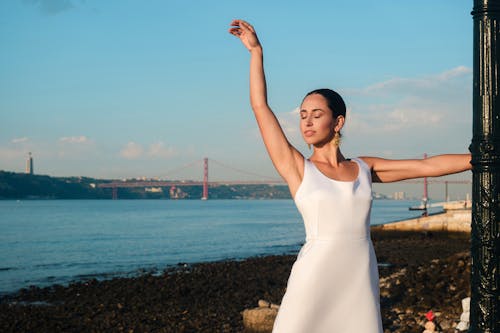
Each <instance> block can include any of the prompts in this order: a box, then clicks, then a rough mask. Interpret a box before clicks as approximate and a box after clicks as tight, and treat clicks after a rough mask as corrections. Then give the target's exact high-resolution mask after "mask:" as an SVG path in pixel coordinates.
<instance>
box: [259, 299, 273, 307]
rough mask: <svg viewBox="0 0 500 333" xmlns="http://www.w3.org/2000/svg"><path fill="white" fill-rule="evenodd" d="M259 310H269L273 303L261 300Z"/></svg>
mask: <svg viewBox="0 0 500 333" xmlns="http://www.w3.org/2000/svg"><path fill="white" fill-rule="evenodd" d="M258 304H259V308H268V307H269V306H270V305H271V303H269V302H268V301H265V300H263V299H259V303H258Z"/></svg>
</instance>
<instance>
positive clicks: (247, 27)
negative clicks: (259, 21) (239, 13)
mask: <svg viewBox="0 0 500 333" xmlns="http://www.w3.org/2000/svg"><path fill="white" fill-rule="evenodd" d="M230 25H231V26H233V27H235V28H237V27H239V28H241V29H243V30H249V31H251V32H253V33H255V29H254V28H253V26H252V25H251V24H250V23H248V22H247V21H244V20H233V21H231V24H230Z"/></svg>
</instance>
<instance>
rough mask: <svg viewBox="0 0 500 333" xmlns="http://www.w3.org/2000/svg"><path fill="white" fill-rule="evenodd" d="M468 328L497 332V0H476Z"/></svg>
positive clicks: (499, 260) (499, 228)
mask: <svg viewBox="0 0 500 333" xmlns="http://www.w3.org/2000/svg"><path fill="white" fill-rule="evenodd" d="M472 15H473V20H474V89H473V130H472V143H471V145H470V148H469V149H470V151H471V153H472V166H473V169H472V174H473V180H472V201H473V205H472V232H471V255H472V276H471V310H470V311H471V313H470V314H471V322H470V324H471V326H470V329H469V332H472V333H478V332H484V333H486V332H487V333H494V332H500V294H499V287H500V279H499V275H500V96H499V92H500V63H499V61H498V60H499V56H500V20H499V19H500V0H474V9H473V11H472Z"/></svg>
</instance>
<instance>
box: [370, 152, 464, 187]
mask: <svg viewBox="0 0 500 333" xmlns="http://www.w3.org/2000/svg"><path fill="white" fill-rule="evenodd" d="M362 159H363V160H364V161H365V162H366V163H367V164H368V165H369V166H370V168H371V170H372V177H373V182H374V183H389V182H397V181H399V180H404V179H412V178H421V177H439V176H445V175H450V174H453V173H459V172H462V171H466V170H470V169H472V165H471V164H470V160H471V155H470V154H445V155H437V156H433V157H429V158H426V159H415V160H387V159H383V158H378V157H362Z"/></svg>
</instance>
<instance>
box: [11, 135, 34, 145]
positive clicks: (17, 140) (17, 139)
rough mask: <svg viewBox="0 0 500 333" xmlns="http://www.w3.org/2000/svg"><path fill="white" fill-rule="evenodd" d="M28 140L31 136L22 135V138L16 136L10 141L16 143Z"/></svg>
mask: <svg viewBox="0 0 500 333" xmlns="http://www.w3.org/2000/svg"><path fill="white" fill-rule="evenodd" d="M28 141H29V138H27V137H22V138H14V139H12V140H11V141H10V142H11V143H14V144H17V143H24V142H28Z"/></svg>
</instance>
